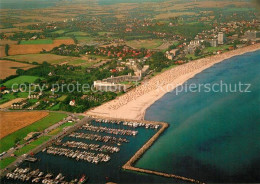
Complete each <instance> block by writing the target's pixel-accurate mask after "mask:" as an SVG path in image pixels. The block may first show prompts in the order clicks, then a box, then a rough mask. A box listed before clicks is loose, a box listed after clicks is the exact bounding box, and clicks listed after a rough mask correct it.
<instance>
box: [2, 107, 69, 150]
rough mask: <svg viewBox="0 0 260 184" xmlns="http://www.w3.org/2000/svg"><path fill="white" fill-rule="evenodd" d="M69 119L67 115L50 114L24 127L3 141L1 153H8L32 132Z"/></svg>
mask: <svg viewBox="0 0 260 184" xmlns="http://www.w3.org/2000/svg"><path fill="white" fill-rule="evenodd" d="M65 117H67V115H66V114H63V113H58V112H50V114H49V115H48V116H46V117H45V118H43V119H41V120H39V121H36V122H35V123H33V124H31V125H29V126H27V127H24V128H22V129H20V130H18V131H16V132H14V133H12V134H9V135H7V136H6V137H4V138H2V139H1V144H0V153H2V152H4V151H7V150H8V149H10V148H11V147H13V146H14V145H15V142H16V141H17V140H18V141H19V140H22V139H23V138H24V137H26V136H27V134H28V133H30V132H41V131H43V130H45V129H46V128H48V127H49V126H51V125H54V124H55V123H57V122H59V121H61V120H62V119H63V118H65Z"/></svg>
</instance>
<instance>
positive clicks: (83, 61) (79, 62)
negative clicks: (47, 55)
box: [69, 59, 88, 65]
mask: <svg viewBox="0 0 260 184" xmlns="http://www.w3.org/2000/svg"><path fill="white" fill-rule="evenodd" d="M87 62H88V61H86V60H83V59H76V60H73V61H69V64H70V65H78V64H82V63H87Z"/></svg>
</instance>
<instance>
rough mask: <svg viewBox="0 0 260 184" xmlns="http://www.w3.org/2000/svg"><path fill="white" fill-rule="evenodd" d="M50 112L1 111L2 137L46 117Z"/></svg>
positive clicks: (0, 137) (0, 136)
mask: <svg viewBox="0 0 260 184" xmlns="http://www.w3.org/2000/svg"><path fill="white" fill-rule="evenodd" d="M48 114H49V113H48V112H0V119H1V126H0V128H1V135H0V139H2V138H3V137H5V136H7V135H9V134H11V133H13V132H15V131H17V130H19V129H21V128H23V127H26V126H28V125H30V124H32V123H34V122H36V121H38V120H40V119H42V118H44V117H45V116H47V115H48Z"/></svg>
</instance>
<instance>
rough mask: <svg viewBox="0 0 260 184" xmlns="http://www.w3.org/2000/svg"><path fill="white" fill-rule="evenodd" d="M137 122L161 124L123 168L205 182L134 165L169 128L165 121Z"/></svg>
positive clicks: (155, 125) (194, 181)
mask: <svg viewBox="0 0 260 184" xmlns="http://www.w3.org/2000/svg"><path fill="white" fill-rule="evenodd" d="M91 117H93V118H99V119H103V120H105V121H106V120H107V121H115V122H116V121H122V122H131V121H133V120H128V119H120V120H119V119H116V118H105V117H99V116H91ZM134 121H135V122H136V123H141V124H143V123H144V124H147V125H149V126H153V127H156V129H157V128H158V125H159V126H160V129H159V131H157V132H156V134H154V136H153V137H151V138H150V139H149V140H148V141H147V142H146V143H145V144H144V145H143V146H142V147H141V148H140V149H139V150H138V151H137V152H136V153H135V154H134V156H132V157H131V158H130V160H129V161H128V162H126V163H125V164H124V165H123V166H122V168H123V169H124V170H131V171H136V172H141V173H146V174H154V175H157V176H162V177H167V178H174V179H179V180H183V181H186V182H191V183H199V184H202V183H203V182H200V181H198V180H195V179H192V178H187V177H183V176H178V175H175V174H169V173H163V172H158V171H153V170H148V169H142V168H137V167H134V166H133V165H134V163H135V162H136V161H137V160H138V159H139V158H140V157H142V155H143V154H144V153H145V152H146V151H147V150H148V149H149V148H150V147H151V146H152V144H153V143H154V142H155V141H156V140H157V139H158V138H159V137H160V135H161V134H162V133H163V132H164V131H165V130H166V129H167V128H168V126H169V125H168V124H167V123H165V122H155V121H145V120H134Z"/></svg>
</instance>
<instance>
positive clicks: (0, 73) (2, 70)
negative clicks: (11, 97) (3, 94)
mask: <svg viewBox="0 0 260 184" xmlns="http://www.w3.org/2000/svg"><path fill="white" fill-rule="evenodd" d="M33 67H35V65H30V64H27V63H19V62H14V61H9V60H0V79H5V78H6V77H9V76H10V75H15V74H16V70H17V69H23V70H28V69H30V68H33Z"/></svg>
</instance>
